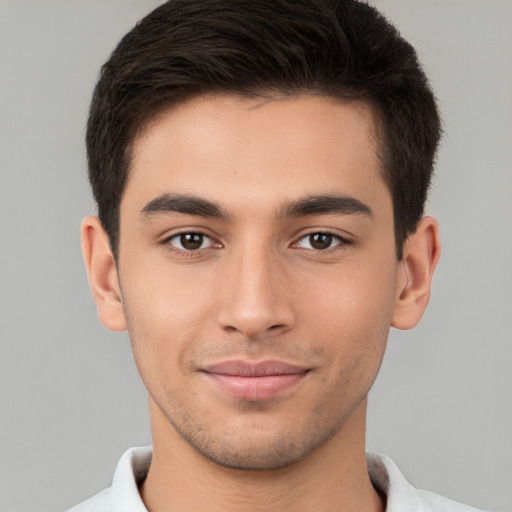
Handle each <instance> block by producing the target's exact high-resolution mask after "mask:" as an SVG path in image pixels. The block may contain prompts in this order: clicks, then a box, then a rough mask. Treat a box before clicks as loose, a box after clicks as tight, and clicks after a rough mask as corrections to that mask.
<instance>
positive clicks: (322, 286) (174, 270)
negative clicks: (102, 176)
mask: <svg viewBox="0 0 512 512" xmlns="http://www.w3.org/2000/svg"><path fill="white" fill-rule="evenodd" d="M375 133H376V129H375V120H374V116H373V114H372V111H371V109H370V108H369V107H367V106H366V105H364V104H360V103H349V104H347V103H344V104H342V103H339V102H336V101H335V100H333V99H330V98H324V97H308V96H302V97H293V98H286V99H283V98H281V99H275V100H272V101H266V102H261V101H259V100H254V99H247V98H235V97H226V96H212V97H200V98H196V99H193V100H190V101H188V102H186V103H183V104H181V105H179V106H177V107H175V108H173V109H172V110H169V111H167V112H165V113H164V114H162V115H161V116H159V117H158V119H156V120H155V121H154V122H153V123H152V124H151V126H149V127H148V129H147V130H146V131H145V132H144V134H143V136H141V137H139V138H138V139H137V140H136V141H135V144H134V154H133V161H132V166H131V171H130V177H129V180H128V183H127V186H126V190H125V192H124V195H123V199H122V202H121V208H120V217H121V236H120V253H119V261H118V262H117V266H116V264H115V262H114V258H113V256H112V253H111V251H110V246H109V243H108V238H107V236H106V234H105V233H104V231H103V229H102V227H101V224H100V223H99V221H98V219H97V218H96V217H88V218H87V219H85V220H84V223H83V226H82V241H83V247H84V257H85V261H86V265H87V268H88V273H89V277H90V281H91V285H92V289H93V292H94V295H95V299H96V302H97V305H98V311H99V316H100V319H101V321H102V322H103V324H104V325H105V326H107V327H108V328H110V329H113V330H123V329H126V328H127V329H128V331H129V334H130V339H131V343H132V348H133V352H134V357H135V360H136V363H137V366H138V369H139V372H140V374H141V377H142V379H143V381H144V384H145V385H146V388H147V390H148V393H149V403H150V413H151V422H152V432H153V445H154V457H153V461H152V465H151V468H150V471H149V474H148V477H147V479H146V481H145V483H144V485H143V486H142V489H141V495H142V498H143V500H144V502H145V504H146V506H147V507H148V509H149V510H150V511H153V512H154V511H163V510H170V511H172V510H187V511H194V510H206V509H207V510H210V511H215V510H223V511H229V510H262V511H263V510H265V511H271V510H279V511H281V512H282V511H287V510H290V511H291V510H293V511H298V510H299V511H300V510H322V511H330V510H339V509H340V504H343V510H370V511H378V510H383V509H384V506H385V505H384V503H383V500H382V499H381V497H380V496H379V495H378V494H377V492H376V491H375V490H374V488H373V487H372V485H371V482H370V480H369V476H368V473H367V469H366V463H365V457H364V443H365V439H364V438H365V413H366V400H367V394H368V391H369V389H370V387H371V385H372V383H373V382H374V380H375V377H376V375H377V372H378V369H379V367H380V364H381V361H382V357H383V354H384V350H385V346H386V340H387V336H388V331H389V328H390V326H395V327H397V328H401V329H408V328H411V327H413V326H414V325H415V324H416V323H417V322H418V321H419V320H420V318H421V316H422V314H423V311H424V309H425V307H426V305H427V303H428V298H429V292H430V283H431V278H432V274H433V271H434V269H435V266H436V263H437V260H438V257H439V237H438V228H437V223H436V222H435V220H434V219H432V218H429V217H425V218H424V219H422V220H421V221H420V223H419V224H418V228H417V230H416V231H415V233H414V234H412V235H411V236H410V237H409V239H408V240H407V242H406V245H405V247H404V257H403V259H402V260H401V261H397V258H396V253H395V245H394V231H393V209H392V199H391V196H390V193H389V190H388V188H387V186H386V185H385V183H384V180H383V178H382V168H381V162H380V160H379V158H378V156H377V148H378V141H377V140H376V137H375ZM176 194H179V195H180V201H181V203H180V201H177V202H176V200H175V199H176ZM182 196H185V203H186V204H187V205H188V206H187V208H186V213H184V211H183V210H184V207H183V197H182ZM326 196H327V197H328V198H330V199H331V200H332V198H335V202H336V201H338V203H339V199H340V198H342V203H343V204H344V206H343V207H342V208H338V207H337V208H332V207H331V208H330V209H329V208H328V210H329V211H327V212H323V213H322V212H319V211H318V209H319V208H318V204H315V205H313V206H312V207H311V203H312V201H311V198H312V197H314V198H318V197H322V198H323V203H322V204H324V205H325V203H326V199H325V198H326ZM191 197H192V198H193V199H194V200H195V202H194V201H192V202H190V198H191ZM169 198H170V199H171V201H169ZM197 199H200V200H203V201H204V200H206V201H209V202H210V203H213V204H214V205H215V206H216V207H217V209H218V211H217V212H216V215H214V216H212V215H210V213H212V212H211V211H205V210H204V209H201V208H200V206H201V205H199V206H198V204H197ZM347 199H349V201H348V202H350V201H352V203H354V204H357V205H359V206H357V208H355V211H353V210H354V208H352V210H351V209H350V208H348V207H347ZM159 201H160V202H159ZM187 201H188V202H187ZM305 202H307V203H308V205H309V206H310V207H311V208H309V210H307V209H306V208H304V207H303V208H301V207H300V205H302V206H303V205H304V203H305ZM313 202H314V201H313ZM320 202H322V201H320ZM327 202H328V201H327ZM331 202H332V201H331ZM338 203H337V204H338ZM177 204H178V206H176V205H177ZM361 205H362V207H361ZM176 209H177V210H181V211H173V210H176ZM219 213H220V214H222V215H217V214H219ZM187 233H188V234H191V233H192V234H193V233H198V234H201V236H199V238H197V235H195V237H196V238H195V241H196V242H197V243H196V245H195V246H194V245H193V244H192V245H187V240H186V238H183V237H182V236H181V235H183V234H187ZM314 234H317V238H318V236H320V238H321V241H323V242H325V243H324V245H321V244H320V246H318V245H313V243H314V242H315V240H314V239H313V238H311V236H312V235H314ZM322 234H323V235H322ZM191 236H192V235H189V238H190V237H191ZM329 236H330V237H331V238H329ZM322 237H323V238H322ZM192 238H193V236H192ZM184 242H185V244H184ZM191 247H192V249H190V248H191ZM318 247H320V248H318ZM233 359H236V360H242V361H245V362H249V363H253V362H260V361H268V360H278V361H281V362H284V363H287V364H292V365H295V366H296V367H299V368H300V369H301V370H303V374H301V378H300V379H299V380H298V382H297V383H295V384H293V385H292V386H290V387H288V388H286V389H285V390H284V391H283V392H280V393H277V394H275V395H274V396H271V397H265V398H258V397H256V398H255V397H253V396H252V395H251V396H249V395H247V396H242V397H240V396H236V397H235V396H232V395H230V394H229V393H226V392H225V390H224V389H222V387H220V386H219V385H218V383H217V382H216V381H212V379H211V378H210V375H209V374H208V373H207V372H205V369H207V368H209V367H210V366H211V365H212V364H216V363H219V362H223V361H230V360H233Z"/></svg>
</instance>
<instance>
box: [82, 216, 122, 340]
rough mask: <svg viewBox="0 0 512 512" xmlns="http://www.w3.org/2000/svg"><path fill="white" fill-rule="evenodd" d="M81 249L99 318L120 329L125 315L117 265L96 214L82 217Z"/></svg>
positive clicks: (111, 326) (115, 328)
mask: <svg viewBox="0 0 512 512" xmlns="http://www.w3.org/2000/svg"><path fill="white" fill-rule="evenodd" d="M81 235H82V253H83V257H84V260H85V266H86V268H87V275H88V276H89V282H90V284H91V288H92V293H93V295H94V300H95V301H96V306H97V308H98V316H99V318H100V322H101V323H102V324H103V325H104V326H105V327H106V328H107V329H111V330H112V331H124V330H125V329H126V319H125V316H124V310H123V303H122V300H121V288H120V286H119V279H118V276H117V268H116V263H115V260H114V255H113V254H112V249H111V247H110V242H109V240H108V236H107V233H106V232H105V230H104V229H103V226H102V224H101V222H100V220H99V219H98V217H93V216H90V217H86V218H85V219H84V220H83V221H82V230H81Z"/></svg>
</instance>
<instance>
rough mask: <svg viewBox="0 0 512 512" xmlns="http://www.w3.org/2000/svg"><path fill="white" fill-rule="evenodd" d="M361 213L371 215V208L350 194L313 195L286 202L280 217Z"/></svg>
mask: <svg viewBox="0 0 512 512" xmlns="http://www.w3.org/2000/svg"><path fill="white" fill-rule="evenodd" d="M328 214H341V215H352V214H362V215H365V216H367V217H372V216H373V212H372V210H371V208H370V207H369V206H368V205H366V204H364V203H363V202H361V201H360V200H359V199H356V198H355V197H352V196H345V195H330V194H327V195H315V196H308V197H305V198H303V199H299V200H298V201H293V202H291V203H288V204H286V205H285V206H284V207H283V209H282V210H281V214H280V217H281V218H289V217H301V216H306V215H328Z"/></svg>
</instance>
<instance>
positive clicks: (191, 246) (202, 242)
mask: <svg viewBox="0 0 512 512" xmlns="http://www.w3.org/2000/svg"><path fill="white" fill-rule="evenodd" d="M167 242H168V243H169V244H171V245H172V246H173V247H174V248H176V249H179V250H180V251H187V252H192V251H198V250H199V249H205V248H207V247H212V246H213V245H214V241H213V240H212V239H211V238H210V237H209V236H206V235H203V233H179V234H177V235H174V236H172V237H171V238H169V239H167Z"/></svg>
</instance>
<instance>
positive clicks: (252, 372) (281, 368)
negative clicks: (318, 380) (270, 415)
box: [203, 360, 309, 401]
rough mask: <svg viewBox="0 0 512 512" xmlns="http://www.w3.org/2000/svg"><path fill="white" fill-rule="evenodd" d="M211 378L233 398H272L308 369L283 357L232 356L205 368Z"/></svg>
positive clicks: (294, 382) (302, 376) (285, 389)
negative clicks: (250, 358)
mask: <svg viewBox="0 0 512 512" xmlns="http://www.w3.org/2000/svg"><path fill="white" fill-rule="evenodd" d="M203 372H204V374H205V376H206V377H207V378H208V379H209V381H210V382H212V383H213V384H215V385H216V386H218V387H219V388H220V389H221V390H222V391H223V392H225V393H227V394H228V395H230V396H232V397H234V398H240V399H244V400H252V401H258V400H269V399H271V398H274V397H276V396H278V395H281V394H283V393H284V392H285V391H288V390H290V389H291V388H293V387H295V386H296V385H298V384H299V383H300V382H301V381H302V380H303V379H304V377H306V375H307V373H308V372H309V369H307V368H303V367H300V366H296V365H292V364H289V363H285V362H282V361H275V360H269V361H260V362H257V363H254V362H249V361H243V360H230V361H223V362H220V363H217V364H213V365H210V366H207V367H206V368H204V369H203Z"/></svg>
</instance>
